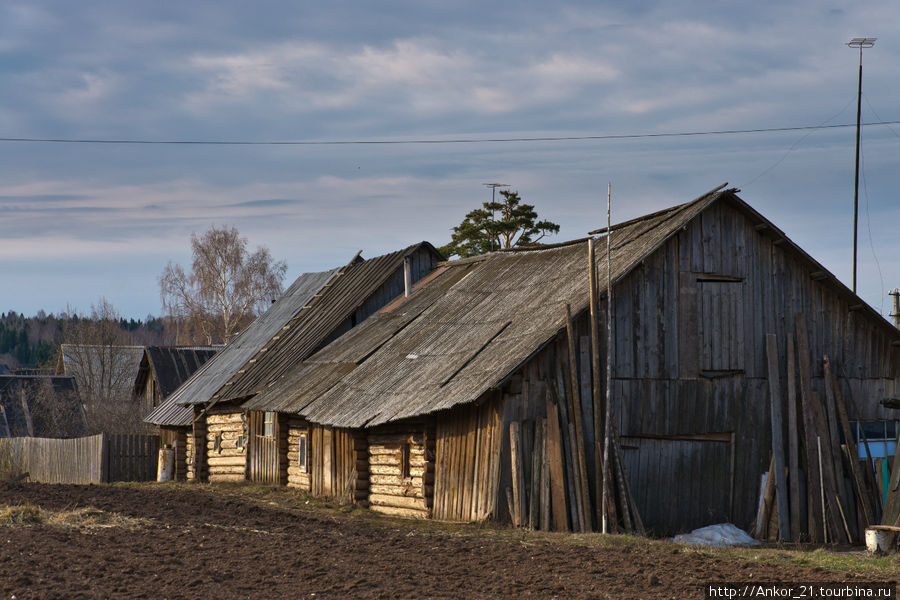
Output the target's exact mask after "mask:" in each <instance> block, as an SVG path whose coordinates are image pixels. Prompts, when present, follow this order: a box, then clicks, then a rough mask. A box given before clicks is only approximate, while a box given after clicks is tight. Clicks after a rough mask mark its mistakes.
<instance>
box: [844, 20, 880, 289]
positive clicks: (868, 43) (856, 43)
mask: <svg viewBox="0 0 900 600" xmlns="http://www.w3.org/2000/svg"><path fill="white" fill-rule="evenodd" d="M877 39H878V38H868V37H862V38H853V39H852V40H850V41H849V42H847V45H848V46H850V47H851V48H859V88H858V90H857V94H856V174H855V176H854V181H853V293H854V294H855V293H856V238H857V233H858V230H859V227H858V225H857V223H858V221H859V132H860V127H861V125H862V120H861V117H862V51H863V48H871V47H872V46H874V45H875V40H877Z"/></svg>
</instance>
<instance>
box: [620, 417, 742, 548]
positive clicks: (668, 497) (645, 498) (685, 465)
mask: <svg viewBox="0 0 900 600" xmlns="http://www.w3.org/2000/svg"><path fill="white" fill-rule="evenodd" d="M621 443H622V453H623V460H624V462H625V470H626V472H627V473H628V479H629V481H630V484H631V490H632V494H633V495H634V500H635V502H636V503H637V506H638V510H639V511H640V515H641V519H642V520H643V521H644V525H645V526H646V527H647V529H648V530H649V531H652V532H653V533H654V534H655V535H665V536H669V535H673V534H676V533H683V532H687V531H691V530H693V529H696V528H698V527H704V526H706V525H714V524H716V523H725V522H732V515H731V512H732V499H733V498H732V496H733V491H732V490H733V486H734V462H733V461H734V455H733V452H734V446H733V444H732V443H731V434H730V433H719V434H707V435H705V436H704V435H697V436H672V437H626V436H622V438H621Z"/></svg>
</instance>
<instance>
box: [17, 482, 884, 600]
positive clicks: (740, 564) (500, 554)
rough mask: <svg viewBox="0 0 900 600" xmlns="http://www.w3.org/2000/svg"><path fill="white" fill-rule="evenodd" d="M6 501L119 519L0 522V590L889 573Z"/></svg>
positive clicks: (362, 515)
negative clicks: (92, 522)
mask: <svg viewBox="0 0 900 600" xmlns="http://www.w3.org/2000/svg"><path fill="white" fill-rule="evenodd" d="M4 504H5V505H24V504H30V505H35V506H39V507H40V508H42V509H44V510H45V511H50V512H54V511H55V512H60V511H72V510H75V509H80V508H85V507H90V508H93V509H97V511H96V512H97V514H106V515H107V516H112V517H115V518H112V519H111V520H110V522H109V523H107V525H106V526H72V525H65V524H59V523H52V522H46V523H42V524H33V525H15V526H5V527H0V598H2V599H12V598H16V599H26V598H215V599H217V600H225V599H229V598H301V597H306V598H521V597H534V598H703V597H704V596H705V594H704V589H705V588H704V586H705V584H709V583H710V582H717V581H718V582H725V581H729V582H762V581H769V582H771V581H782V582H800V581H803V582H822V581H830V582H835V581H844V582H845V581H854V580H858V581H868V580H884V579H885V575H884V574H882V575H881V576H872V575H848V574H846V573H830V572H828V571H824V570H822V569H818V568H816V569H810V568H801V567H794V566H787V565H777V564H767V563H761V562H756V561H752V560H742V559H739V558H732V557H721V556H717V555H715V554H714V553H707V552H697V551H693V550H689V549H684V548H679V547H676V546H674V545H671V544H659V543H654V544H650V543H646V542H642V541H640V542H635V541H629V539H627V538H619V537H618V536H617V539H618V540H621V541H617V540H610V539H609V538H606V541H602V542H598V541H597V540H598V538H599V536H588V537H587V538H585V537H581V538H578V539H575V538H572V537H569V536H562V535H559V534H551V535H547V534H542V535H537V534H527V533H524V532H514V531H511V530H499V531H498V530H496V529H489V528H484V529H480V528H478V527H477V526H471V525H466V526H458V525H454V526H448V525H443V524H435V523H418V524H413V523H410V522H400V521H396V520H392V519H387V518H381V517H378V516H375V515H373V514H371V513H370V512H369V511H365V510H361V509H354V510H338V509H334V508H329V507H322V506H316V505H315V503H313V502H310V503H309V504H307V500H306V499H305V497H304V496H302V495H300V494H298V493H292V492H285V491H279V492H272V493H271V494H268V493H266V492H265V491H260V490H259V489H258V488H252V489H251V488H246V489H245V488H241V487H227V488H212V487H210V486H194V485H168V484H166V485H153V484H141V485H113V486H71V485H40V484H0V505H4ZM99 511H102V513H100V512H99ZM588 538H590V539H588Z"/></svg>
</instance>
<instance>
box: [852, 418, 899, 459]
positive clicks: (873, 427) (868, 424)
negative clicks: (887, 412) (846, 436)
mask: <svg viewBox="0 0 900 600" xmlns="http://www.w3.org/2000/svg"><path fill="white" fill-rule="evenodd" d="M852 429H853V435H854V437H855V438H856V440H855V441H856V442H857V449H858V453H859V457H860V458H866V443H868V445H869V453H870V455H871V457H872V458H873V459H875V458H890V457H893V456H894V453H895V452H896V451H897V424H896V423H895V422H894V421H856V422H855V423H853V427H852ZM861 434H862V435H861ZM863 435H865V438H863Z"/></svg>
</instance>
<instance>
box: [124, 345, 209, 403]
mask: <svg viewBox="0 0 900 600" xmlns="http://www.w3.org/2000/svg"><path fill="white" fill-rule="evenodd" d="M222 348H224V346H147V348H146V349H145V351H144V359H143V360H142V361H141V367H143V366H144V361H146V362H147V366H149V367H150V368H152V369H153V373H154V374H155V375H156V381H157V384H158V385H159V394H160V397H162V398H167V397H168V396H169V394H171V393H172V392H174V391H175V390H176V389H178V386H180V385H181V384H182V383H184V382H185V381H187V380H188V378H189V377H190V376H191V375H193V374H194V373H195V372H196V371H197V369H199V368H200V367H202V366H203V365H204V364H205V363H206V361H208V360H209V359H210V358H212V357H213V356H215V355H216V353H217V352H218V351H219V350H221V349H222Z"/></svg>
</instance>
